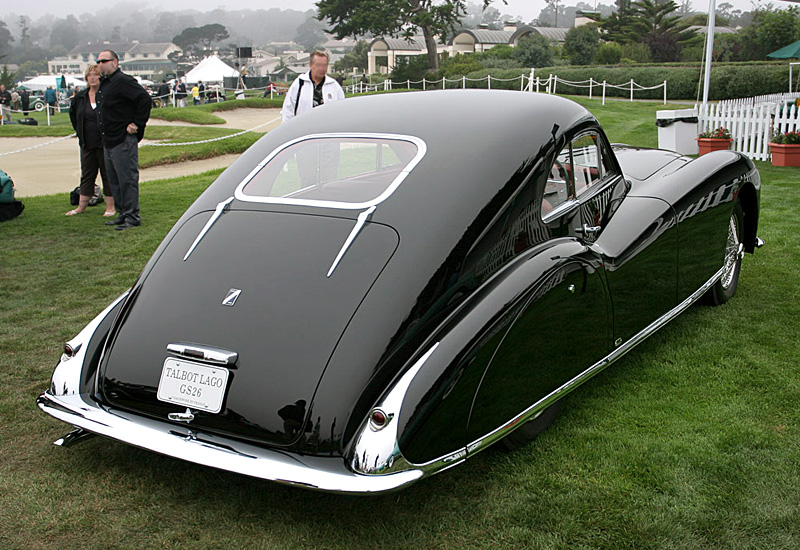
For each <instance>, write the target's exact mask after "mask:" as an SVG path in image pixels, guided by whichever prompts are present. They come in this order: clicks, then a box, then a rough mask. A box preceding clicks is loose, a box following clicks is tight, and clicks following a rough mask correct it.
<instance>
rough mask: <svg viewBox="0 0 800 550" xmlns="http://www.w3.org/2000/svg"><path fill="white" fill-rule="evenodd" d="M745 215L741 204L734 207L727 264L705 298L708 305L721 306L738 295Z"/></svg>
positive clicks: (729, 230)
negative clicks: (737, 287)
mask: <svg viewBox="0 0 800 550" xmlns="http://www.w3.org/2000/svg"><path fill="white" fill-rule="evenodd" d="M743 221H744V213H743V211H742V205H741V204H739V202H737V203H736V205H735V206H734V207H733V213H731V218H730V221H729V222H728V240H727V243H726V245H725V263H724V265H723V267H724V270H723V272H722V277H720V279H719V281H717V282H716V283H714V286H713V287H711V289H709V291H708V292H707V293H706V294H705V296H703V299H704V301H705V302H706V303H708V304H711V305H714V306H721V305H722V304H724V303H725V302H727V301H728V300H730V299H731V298H733V295H734V294H736V286H737V285H738V284H739V272H740V271H741V269H742V257H743V256H744V245H743V244H742V223H743Z"/></svg>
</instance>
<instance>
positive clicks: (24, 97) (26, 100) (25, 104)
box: [19, 88, 31, 116]
mask: <svg viewBox="0 0 800 550" xmlns="http://www.w3.org/2000/svg"><path fill="white" fill-rule="evenodd" d="M19 101H20V103H21V104H22V114H23V115H25V116H28V112H29V110H30V107H31V94H30V93H28V90H26V89H25V88H22V91H21V92H20V93H19Z"/></svg>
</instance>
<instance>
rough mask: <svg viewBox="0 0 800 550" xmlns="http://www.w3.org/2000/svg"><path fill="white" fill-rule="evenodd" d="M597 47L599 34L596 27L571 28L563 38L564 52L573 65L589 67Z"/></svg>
mask: <svg viewBox="0 0 800 550" xmlns="http://www.w3.org/2000/svg"><path fill="white" fill-rule="evenodd" d="M599 45H600V32H599V31H598V30H597V25H581V26H580V27H573V28H571V29H570V30H569V31H568V32H567V36H566V37H565V38H564V52H565V53H566V54H567V56H568V57H569V61H570V63H572V64H573V65H591V64H592V62H593V61H594V54H595V52H596V51H597V47H598V46H599Z"/></svg>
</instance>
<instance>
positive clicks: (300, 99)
mask: <svg viewBox="0 0 800 550" xmlns="http://www.w3.org/2000/svg"><path fill="white" fill-rule="evenodd" d="M328 59H329V57H328V54H327V53H325V52H322V51H319V50H317V51H315V52H314V53H312V54H311V61H310V62H309V71H308V72H307V73H304V74H301V75H300V76H298V77H297V78H295V79H294V82H292V85H291V86H289V91H288V92H286V99H284V100H283V111H282V112H281V118H282V119H283V122H286V121H287V120H290V119H292V118H294V117H296V116H297V115H299V114H302V113H305V112H306V111H310V110H311V109H313V108H314V107H319V106H320V105H323V104H325V103H331V102H333V101H339V100H341V99H344V90H342V87H341V86H339V83H338V82H336V81H335V80H334V79H333V78H331V77H329V76H328Z"/></svg>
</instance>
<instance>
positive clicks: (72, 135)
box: [0, 117, 281, 157]
mask: <svg viewBox="0 0 800 550" xmlns="http://www.w3.org/2000/svg"><path fill="white" fill-rule="evenodd" d="M280 119H281V117H276V118H273V119H272V120H270V121H269V122H264V123H263V124H259V125H258V126H253V127H252V128H250V129H248V130H242V131H241V132H236V133H235V134H230V135H227V136H221V137H217V138H210V139H204V140H201V141H187V142H184V143H143V144H142V145H141V146H140V147H183V146H187V145H199V144H202V143H213V142H215V141H222V140H225V139H230V138H234V137H238V136H241V135H243V134H246V133H248V132H254V131H255V130H258V129H259V128H263V127H264V126H269V125H270V124H273V123H275V122H277V121H279V120H280ZM75 135H76V134H74V133H73V134H70V135H68V136H64V137H62V138H58V139H54V140H53V141H48V142H47V143H40V144H39V145H32V146H30V147H25V148H24V149H18V150H16V151H8V152H7V153H0V157H5V156H7V155H14V154H16V153H24V152H26V151H31V150H33V149H38V148H40V147H46V146H48V145H53V144H54V143H58V142H61V141H64V140H67V139H70V138H74V137H75Z"/></svg>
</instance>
